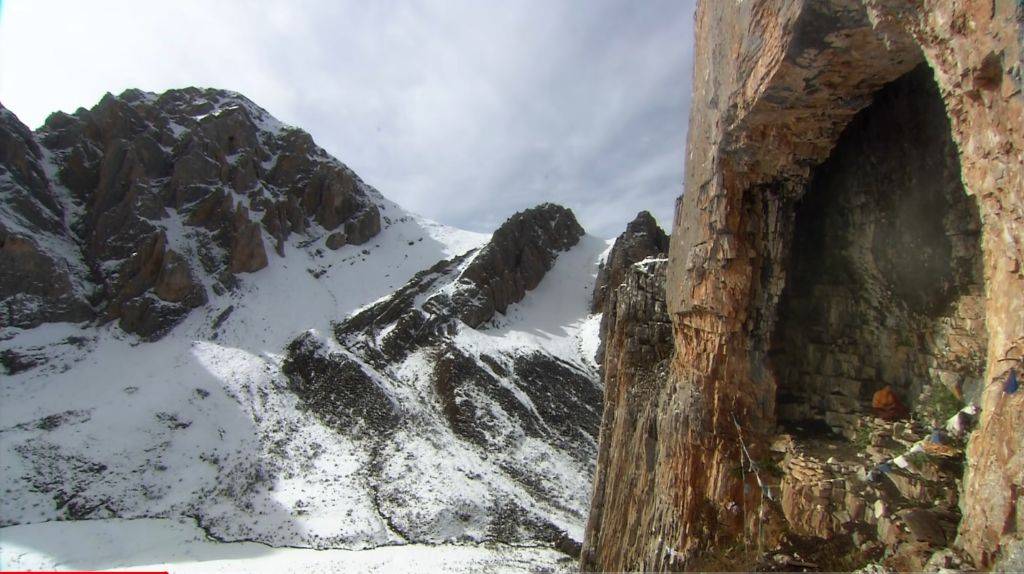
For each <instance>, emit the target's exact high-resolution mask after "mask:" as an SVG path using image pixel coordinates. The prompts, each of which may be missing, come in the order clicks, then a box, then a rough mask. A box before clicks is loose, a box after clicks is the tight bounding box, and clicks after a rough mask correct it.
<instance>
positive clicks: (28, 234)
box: [0, 88, 380, 339]
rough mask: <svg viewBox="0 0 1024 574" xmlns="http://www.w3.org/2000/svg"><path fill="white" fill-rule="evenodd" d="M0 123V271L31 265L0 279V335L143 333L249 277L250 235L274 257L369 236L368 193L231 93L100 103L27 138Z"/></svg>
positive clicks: (13, 122) (260, 262) (253, 248)
mask: <svg viewBox="0 0 1024 574" xmlns="http://www.w3.org/2000/svg"><path fill="white" fill-rule="evenodd" d="M2 120H3V121H2V124H0V128H2V133H0V138H3V141H4V143H5V145H4V152H3V153H4V156H5V157H4V158H3V160H4V161H3V169H4V170H5V171H4V174H3V183H2V185H3V189H4V193H5V201H4V208H3V209H4V213H3V215H4V217H3V219H2V221H0V226H2V228H0V229H2V230H3V239H2V242H3V247H2V253H3V257H4V261H3V262H4V265H3V268H4V269H5V270H6V269H14V268H18V269H24V270H30V271H31V273H28V274H25V273H21V274H19V275H20V276H19V277H6V276H3V277H0V301H2V303H0V304H2V305H3V307H2V308H3V310H4V311H3V312H4V314H5V316H6V317H7V319H8V321H9V322H10V324H12V325H19V326H33V325H37V324H39V323H40V322H45V321H53V320H86V319H89V318H90V317H95V318H97V319H99V320H103V321H106V320H118V321H119V322H120V325H121V326H122V327H123V328H124V329H125V330H127V331H130V332H134V333H138V334H139V335H141V336H143V337H145V338H150V339H152V338H157V337H159V336H160V335H161V334H163V333H164V332H166V331H167V329H169V328H170V327H172V326H173V325H174V324H175V323H176V322H177V321H178V320H180V319H181V318H182V317H183V316H184V315H185V314H187V313H188V311H189V309H192V308H194V307H196V306H199V305H202V304H203V303H204V302H205V301H206V299H207V296H208V295H207V292H208V291H207V290H208V289H213V290H217V291H220V290H227V289H231V288H233V286H234V285H235V284H236V281H237V279H236V276H237V275H238V274H240V273H251V272H254V271H258V270H260V269H262V268H263V267H265V266H266V265H267V262H268V259H267V249H266V244H265V239H266V240H269V241H270V242H271V245H272V246H273V248H274V249H275V250H276V251H277V253H278V254H279V255H281V256H284V255H285V240H286V239H287V238H288V237H289V236H290V235H291V234H292V233H304V234H314V236H325V235H328V234H329V235H330V241H328V243H329V245H328V246H329V247H330V248H332V249H337V248H338V247H340V246H342V245H344V244H346V243H352V244H360V243H363V242H365V241H367V240H368V239H369V238H370V237H373V236H374V235H375V234H377V233H378V232H379V231H380V214H379V210H378V208H377V206H376V204H375V203H374V200H373V196H374V195H375V192H374V191H373V190H372V189H371V188H369V186H367V185H366V184H364V183H363V182H362V181H361V180H360V179H359V177H358V176H356V175H355V174H354V173H353V172H352V171H351V170H349V169H348V168H347V167H345V166H344V165H343V164H341V163H340V162H338V161H337V160H335V159H334V158H332V157H330V156H329V155H328V154H327V153H326V152H324V151H323V150H322V149H321V148H319V147H317V146H316V144H315V143H313V140H312V138H311V137H310V136H309V134H307V133H305V132H303V131H302V130H299V129H296V128H291V127H287V126H284V125H282V124H280V123H279V122H277V121H276V120H275V119H273V118H272V117H271V116H270V115H269V114H267V112H266V111H264V110H263V109H261V108H259V107H258V106H256V105H255V104H253V103H252V102H251V101H249V100H248V99H246V98H244V97H243V96H240V95H238V94H235V93H231V92H227V91H223V90H213V89H205V90H201V89H197V88H186V89H182V90H170V91H168V92H166V93H164V94H160V95H156V94H150V93H145V92H141V91H138V90H128V91H126V92H124V93H123V94H121V95H120V96H113V95H110V94H107V95H106V96H104V98H103V99H102V100H101V101H100V102H99V103H98V104H97V105H96V106H95V107H93V108H92V109H91V110H86V109H79V110H78V111H76V112H75V113H74V114H66V113H63V112H58V113H55V114H52V115H51V116H50V117H49V118H48V119H47V120H46V123H45V124H44V125H43V126H42V127H41V128H40V129H39V130H38V131H37V132H35V133H34V134H33V133H32V132H30V131H29V130H28V129H27V128H25V126H24V125H22V124H21V123H20V122H19V121H18V120H17V119H16V118H15V117H14V116H13V114H11V113H10V112H9V111H7V110H6V109H4V110H2ZM8 197H10V198H11V200H10V201H8ZM43 239H45V241H44V240H43ZM44 275H52V276H53V277H55V280H53V281H47V282H45V286H44V285H43V284H42V283H41V281H40V280H39V278H40V277H42V276H44Z"/></svg>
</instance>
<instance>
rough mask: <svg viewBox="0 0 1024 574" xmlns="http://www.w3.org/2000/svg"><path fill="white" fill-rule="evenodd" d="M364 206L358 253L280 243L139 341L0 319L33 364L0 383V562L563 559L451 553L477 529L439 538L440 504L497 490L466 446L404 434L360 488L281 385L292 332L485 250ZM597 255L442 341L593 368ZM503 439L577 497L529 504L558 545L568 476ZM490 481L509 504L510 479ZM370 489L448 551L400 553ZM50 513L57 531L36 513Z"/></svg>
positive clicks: (549, 457)
mask: <svg viewBox="0 0 1024 574" xmlns="http://www.w3.org/2000/svg"><path fill="white" fill-rule="evenodd" d="M375 201H377V202H378V204H379V205H381V206H382V212H381V215H382V218H383V219H384V221H385V225H384V229H383V231H382V232H381V234H380V235H378V236H377V237H375V238H373V239H371V241H370V242H369V243H367V244H365V245H361V246H346V247H343V248H342V249H340V250H338V251H335V252H332V251H327V250H324V249H323V248H322V247H319V245H320V243H319V242H315V243H311V244H308V245H307V244H304V243H303V239H305V238H303V237H297V236H293V237H292V239H291V240H290V241H289V243H288V245H287V249H286V256H285V257H283V258H280V257H271V258H270V264H269V266H268V267H267V268H265V269H263V270H261V271H258V272H256V273H253V274H249V275H244V276H242V284H241V286H240V288H239V289H237V290H236V291H233V292H228V293H226V294H224V295H215V294H213V293H212V292H211V293H210V295H211V299H210V302H209V303H208V304H207V305H206V306H204V307H202V308H200V309H196V310H195V311H193V312H192V313H191V314H190V315H189V316H188V317H187V318H186V319H185V320H184V321H183V322H182V323H181V324H179V325H178V326H176V327H175V328H174V329H173V330H172V331H171V332H170V333H169V334H168V335H167V336H166V337H164V338H163V339H161V340H160V341H158V342H155V343H142V342H140V341H139V340H138V339H137V338H136V337H134V336H132V335H128V334H125V333H124V332H123V331H121V330H120V329H119V328H117V327H116V325H114V324H109V325H105V326H100V327H96V326H87V325H81V326H79V325H71V324H47V325H43V326H40V327H38V328H35V329H29V330H21V329H16V328H0V352H3V351H5V350H13V351H16V352H17V353H18V354H19V355H21V356H22V357H29V358H33V359H34V360H36V361H38V362H39V365H38V366H36V367H34V368H31V369H29V370H27V371H24V372H21V373H18V374H15V375H10V376H3V377H0V492H2V493H3V496H2V497H0V526H4V527H5V528H2V529H0V568H4V569H9V568H36V567H39V568H54V567H74V568H129V567H130V568H136V569H138V568H141V567H145V566H164V567H166V566H167V565H169V564H171V565H174V566H175V568H174V571H199V572H217V571H238V570H245V571H282V570H283V571H318V569H319V570H322V571H336V570H339V569H344V570H346V571H347V570H356V571H375V570H380V571H411V570H425V571H435V570H436V571H441V570H443V571H460V570H464V571H478V570H486V571H506V570H508V571H512V570H516V571H521V570H538V569H545V568H561V567H562V566H561V565H564V564H563V562H561V561H562V560H564V555H563V554H560V553H558V552H555V551H553V550H547V549H528V548H521V549H516V548H511V547H507V546H500V545H483V544H471V543H469V541H474V540H481V539H483V538H484V537H485V532H484V529H485V528H486V526H487V525H486V524H480V525H478V526H479V527H478V528H477V529H476V530H474V529H473V528H469V529H467V528H466V527H465V526H464V525H463V526H459V527H457V528H452V529H451V531H450V532H449V534H450V535H449V534H446V532H447V530H446V527H445V526H444V524H442V523H443V522H445V521H446V520H450V521H456V520H458V518H459V516H460V514H462V513H461V512H460V509H459V506H460V505H464V504H466V503H467V501H469V503H471V504H477V505H481V504H488V503H489V501H488V499H487V497H486V496H479V497H478V495H480V494H481V493H482V492H484V490H486V489H487V488H493V487H495V484H494V481H499V482H500V481H501V480H502V479H501V476H499V475H498V474H494V473H488V472H486V469H487V468H488V466H487V464H486V462H485V461H484V460H483V459H481V458H480V454H479V452H477V451H474V450H473V449H469V448H465V447H464V445H458V444H455V445H453V444H450V443H448V442H445V441H446V439H445V440H441V439H438V438H437V437H431V436H417V435H415V434H408V435H407V436H405V437H404V439H403V440H400V441H398V442H396V443H393V444H392V446H391V447H389V448H390V449H391V452H390V453H389V454H388V453H386V456H384V459H385V460H387V461H388V462H387V465H386V467H385V468H384V469H383V470H382V472H383V474H384V476H389V477H390V478H391V480H390V481H389V482H388V483H387V484H386V485H384V486H385V487H386V488H384V489H383V490H382V491H381V492H379V493H378V492H376V491H375V490H374V489H371V488H370V485H369V484H368V479H369V475H368V471H367V464H368V459H367V457H368V454H367V452H366V451H365V450H364V449H363V448H362V446H361V445H360V444H358V441H357V439H356V438H353V437H351V436H349V435H346V434H344V433H339V432H337V430H335V429H331V428H328V427H326V426H324V425H323V424H322V423H321V422H320V421H319V420H318V419H317V418H315V417H314V416H312V415H311V414H309V413H307V412H306V411H305V410H304V409H303V408H301V405H300V404H299V401H298V400H297V398H296V396H295V395H294V394H293V393H292V392H291V391H289V390H288V388H287V384H288V383H287V379H286V377H284V376H283V375H282V374H281V370H280V368H281V363H282V361H283V358H284V348H285V346H286V345H287V344H288V343H289V342H290V341H292V340H293V339H294V338H295V337H297V336H298V335H300V334H301V333H303V332H306V331H307V330H311V329H312V330H314V331H315V332H320V333H324V334H327V333H329V332H330V323H331V321H335V320H339V319H341V318H344V317H346V316H347V315H349V314H350V313H352V312H353V311H355V310H357V309H359V308H361V307H364V306H366V305H368V304H370V303H372V302H373V301H375V300H378V299H379V298H381V297H384V296H386V295H388V294H390V293H391V292H392V291H393V290H394V289H396V288H398V287H399V286H401V285H402V284H404V283H405V282H406V281H407V280H408V279H409V278H410V277H411V276H412V275H413V274H414V273H416V272H417V271H420V270H421V269H424V268H427V267H429V266H431V265H432V264H434V263H435V262H437V261H438V260H440V259H445V258H450V257H452V256H454V255H456V254H460V253H464V252H465V251H467V250H469V249H472V248H475V247H478V246H480V245H481V244H483V243H484V242H485V241H486V240H487V236H486V235H481V234H476V233H471V232H466V231H461V230H456V229H453V228H450V227H446V226H443V225H440V224H437V223H434V222H430V221H427V220H424V219H421V218H418V217H416V216H412V215H410V214H408V213H405V212H403V211H402V210H401V209H400V208H399V207H398V206H396V205H394V204H393V203H390V202H388V201H387V200H385V199H383V198H381V197H379V196H378V197H376V198H375ZM268 240H269V239H268ZM606 249H607V243H606V242H604V241H603V240H599V239H595V238H591V237H585V238H584V239H583V240H581V243H580V245H579V246H577V247H576V248H574V249H572V250H570V251H569V252H567V253H564V254H562V255H561V256H560V257H559V259H558V261H557V263H556V266H555V268H554V269H553V270H552V271H551V272H550V274H549V277H547V278H546V279H545V280H544V281H543V282H542V283H541V285H540V286H539V287H538V288H537V289H536V290H534V291H533V292H530V293H528V294H527V297H526V299H524V300H523V301H522V302H521V303H519V304H517V305H515V306H513V307H512V308H510V309H509V311H508V313H507V315H506V316H504V317H502V318H499V319H498V320H496V321H495V322H494V324H492V325H490V326H489V329H488V330H486V331H474V330H471V329H463V330H461V331H460V333H459V334H458V340H459V343H460V344H464V345H466V346H467V347H468V348H474V349H477V350H478V351H480V352H483V351H485V350H487V349H497V350H500V349H503V348H508V349H513V348H516V349H520V350H521V349H524V348H525V349H530V348H534V349H537V348H543V349H546V350H548V352H551V353H554V354H556V355H557V356H560V357H564V358H565V359H566V360H567V361H570V362H573V363H575V364H577V365H579V366H580V367H581V368H589V369H593V368H594V365H593V363H592V361H591V358H592V357H593V352H594V349H595V348H596V345H597V324H598V321H599V317H593V316H589V315H588V312H587V308H586V306H587V302H588V301H589V289H590V286H591V285H592V283H593V277H594V275H595V273H596V264H597V259H598V256H599V255H600V254H601V253H602V252H603V251H606ZM414 394H415V393H414ZM410 396H411V395H410ZM419 398H420V399H423V397H422V396H421V397H419ZM520 448H522V449H526V451H529V452H534V455H532V458H530V459H529V460H531V461H532V464H533V465H534V466H535V467H536V468H535V469H534V470H536V471H537V472H540V473H543V474H544V475H545V476H547V477H548V478H547V480H549V482H550V483H551V484H559V483H562V484H561V487H560V488H561V489H562V490H564V494H565V498H566V500H572V501H575V502H573V503H572V505H573V506H574V507H575V506H579V508H574V509H573V510H572V511H571V512H567V511H563V510H557V509H556V510H551V509H546V510H544V511H545V512H547V513H549V514H550V519H551V521H552V522H553V523H554V524H555V525H557V526H558V527H559V528H561V529H563V530H565V531H567V532H569V534H570V535H572V537H573V538H576V539H577V540H578V539H579V538H580V537H581V535H582V527H583V523H582V518H581V516H582V515H583V514H582V513H585V505H586V500H587V498H588V497H589V482H588V475H587V474H586V473H583V474H581V473H580V471H579V470H578V469H569V470H567V469H566V468H565V467H564V464H563V463H562V462H560V460H561V459H559V458H558V457H557V456H554V454H553V452H552V451H551V449H550V446H549V445H545V444H540V443H539V442H538V441H533V442H530V441H529V440H524V442H523V443H522V444H521V445H520ZM531 449H532V450H531ZM526 451H524V452H526ZM546 465H547V467H549V468H547V469H546V470H545V468H546ZM481 469H484V471H483V472H481ZM474 477H475V478H474ZM377 486H380V485H377ZM497 486H498V487H499V490H502V491H507V492H509V493H511V495H512V496H514V497H517V498H519V499H528V498H529V496H528V494H526V493H524V492H522V488H521V487H520V486H517V485H515V484H498V485H497ZM475 497H476V498H479V500H477V501H476V502H473V501H474V499H475ZM381 498H383V500H384V503H386V504H390V505H391V511H392V514H393V515H394V516H398V517H399V519H400V520H402V521H404V524H406V525H409V524H416V523H417V521H423V522H422V523H423V524H425V525H426V526H424V529H425V532H427V534H428V536H427V539H431V540H439V541H449V542H451V541H467V544H468V545H453V544H443V545H438V546H424V545H417V544H411V545H410V544H408V540H406V539H404V537H403V536H401V535H399V534H398V533H397V532H396V530H395V529H394V528H393V525H392V524H389V523H388V519H387V518H385V517H384V516H383V515H382V513H381V511H380V510H381V509H380V505H381V504H382V501H381ZM69 519H77V521H69V522H54V521H57V520H61V521H67V520H69ZM453 523H454V522H453ZM197 524H198V525H201V527H202V529H203V530H200V529H199V526H197ZM204 530H205V533H207V534H209V535H212V536H215V537H216V538H218V539H221V540H230V541H236V542H216V541H213V540H212V539H208V538H206V537H205V534H204ZM251 541H256V542H251ZM395 545H401V546H395ZM289 546H290V547H300V548H285V547H289ZM375 547H379V548H375ZM314 549H332V550H314ZM342 549H344V550H342ZM560 564H561V565H560Z"/></svg>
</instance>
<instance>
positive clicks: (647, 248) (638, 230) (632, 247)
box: [590, 211, 668, 313]
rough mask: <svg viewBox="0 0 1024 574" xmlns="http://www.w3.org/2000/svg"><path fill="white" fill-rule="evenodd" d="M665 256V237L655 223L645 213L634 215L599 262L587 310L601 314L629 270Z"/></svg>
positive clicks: (666, 244)
mask: <svg viewBox="0 0 1024 574" xmlns="http://www.w3.org/2000/svg"><path fill="white" fill-rule="evenodd" d="M667 255H668V235H666V234H665V232H664V231H662V229H661V228H660V227H658V222H657V221H655V220H654V216H653V215H651V214H650V212H648V211H641V212H640V213H638V214H636V217H635V218H634V219H633V221H630V222H629V224H628V225H626V230H625V231H623V232H622V234H621V235H619V236H618V237H617V238H616V239H615V244H614V245H612V249H611V251H609V252H608V257H607V259H605V261H603V262H602V263H601V267H600V269H599V270H598V272H597V283H596V285H595V286H594V296H593V298H592V301H591V305H590V309H591V311H593V312H594V313H600V312H602V311H603V310H604V308H605V301H606V300H607V298H608V296H609V294H610V293H611V292H612V291H614V290H615V289H616V288H617V287H618V286H619V285H622V282H623V281H624V280H625V278H626V273H627V272H628V271H629V269H630V267H631V266H632V265H633V264H634V263H636V262H638V261H642V260H644V259H646V258H648V257H658V256H667Z"/></svg>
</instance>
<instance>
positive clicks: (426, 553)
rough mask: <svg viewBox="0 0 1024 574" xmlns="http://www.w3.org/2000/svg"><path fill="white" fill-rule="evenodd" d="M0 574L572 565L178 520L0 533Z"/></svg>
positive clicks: (552, 556) (504, 550)
mask: <svg viewBox="0 0 1024 574" xmlns="http://www.w3.org/2000/svg"><path fill="white" fill-rule="evenodd" d="M0 541H2V544H0V569H3V570H44V569H45V570H53V569H77V570H135V571H139V570H143V571H146V570H150V571H153V570H169V571H170V572H172V573H175V574H185V573H192V572H195V573H214V572H251V573H253V574H259V573H264V572H266V573H268V574H270V573H274V574H276V573H285V572H296V573H298V572H303V573H305V572H309V573H316V572H382V573H383V572H387V573H392V572H394V573H398V572H415V573H427V572H495V573H504V572H552V573H556V572H569V571H572V570H573V569H574V567H575V563H574V561H573V560H571V559H569V558H568V557H566V556H565V555H563V554H560V553H558V552H557V551H555V550H551V549H548V548H517V547H512V546H504V545H496V544H486V545H468V546H456V545H450V544H449V545H439V546H431V545H424V544H409V545H404V546H384V547H380V548H374V549H370V550H337V549H335V550H312V549H308V548H272V547H269V546H266V545H262V544H256V543H252V542H234V543H220V542H215V541H212V540H209V539H208V538H206V537H205V535H204V534H203V532H202V531H201V530H200V529H198V528H196V526H195V525H194V524H190V523H189V522H188V521H185V520H170V519H137V520H123V519H109V520H90V521H76V522H46V523H41V524H30V525H25V526H11V527H8V528H2V529H0Z"/></svg>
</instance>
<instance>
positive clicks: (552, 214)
mask: <svg viewBox="0 0 1024 574" xmlns="http://www.w3.org/2000/svg"><path fill="white" fill-rule="evenodd" d="M583 234H584V231H583V228H582V227H580V224H579V223H578V222H577V221H576V216H575V215H573V213H572V211H570V210H568V209H566V208H564V207H562V206H560V205H554V204H550V203H545V204H542V205H539V206H537V207H534V208H531V209H527V210H525V211H521V212H519V213H516V214H515V215H513V216H512V217H510V218H509V219H508V220H507V221H505V223H503V224H502V225H501V227H499V228H498V230H497V231H495V232H494V236H493V237H492V238H491V240H490V241H489V242H488V243H487V244H486V245H484V246H483V247H482V248H480V250H479V251H477V252H471V253H467V254H464V255H461V256H458V257H455V258H453V259H450V260H445V261H439V262H438V263H437V264H435V265H434V266H433V267H431V268H430V269H426V270H424V271H421V272H420V273H417V274H416V276H415V277H413V278H412V280H410V281H409V282H408V283H406V284H405V285H404V286H402V287H401V288H399V289H398V290H397V291H396V292H395V293H394V294H393V295H392V296H390V297H387V298H385V299H383V300H381V301H379V302H377V303H375V304H374V305H371V306H370V307H368V308H366V309H364V310H363V311H360V312H359V313H357V314H356V315H354V316H353V317H351V318H349V319H348V320H346V321H344V322H342V323H340V324H338V325H337V327H336V328H335V334H336V336H337V337H338V338H339V339H345V338H347V337H350V336H352V335H358V336H363V334H365V336H368V337H373V338H376V337H378V335H377V333H379V332H381V331H385V330H386V332H385V333H384V334H383V335H380V336H379V342H378V344H376V345H374V347H379V350H380V352H382V353H383V354H384V355H385V356H386V357H387V359H388V360H398V359H402V358H404V357H405V356H406V355H408V353H410V352H412V351H414V350H416V349H417V348H419V347H422V346H424V345H429V344H434V343H436V342H437V337H438V336H439V335H442V334H444V333H453V332H454V331H455V330H456V329H457V325H456V321H461V322H462V323H464V324H465V325H466V326H468V327H470V328H474V329H475V328H477V327H480V326H482V325H483V324H484V323H486V322H487V321H489V320H491V318H493V317H494V314H495V313H504V312H505V310H506V309H507V308H508V306H509V305H511V304H513V303H516V302H518V301H521V300H522V299H523V297H524V296H525V295H526V292H527V291H528V290H531V289H534V288H535V287H537V285H538V284H540V281H541V279H543V278H544V275H545V274H546V273H547V272H548V271H549V270H550V269H551V267H552V265H554V263H555V259H556V258H557V256H558V254H559V253H560V252H563V251H566V250H567V249H569V248H571V247H572V246H573V245H576V243H577V242H579V240H580V238H581V237H582V236H583Z"/></svg>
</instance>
